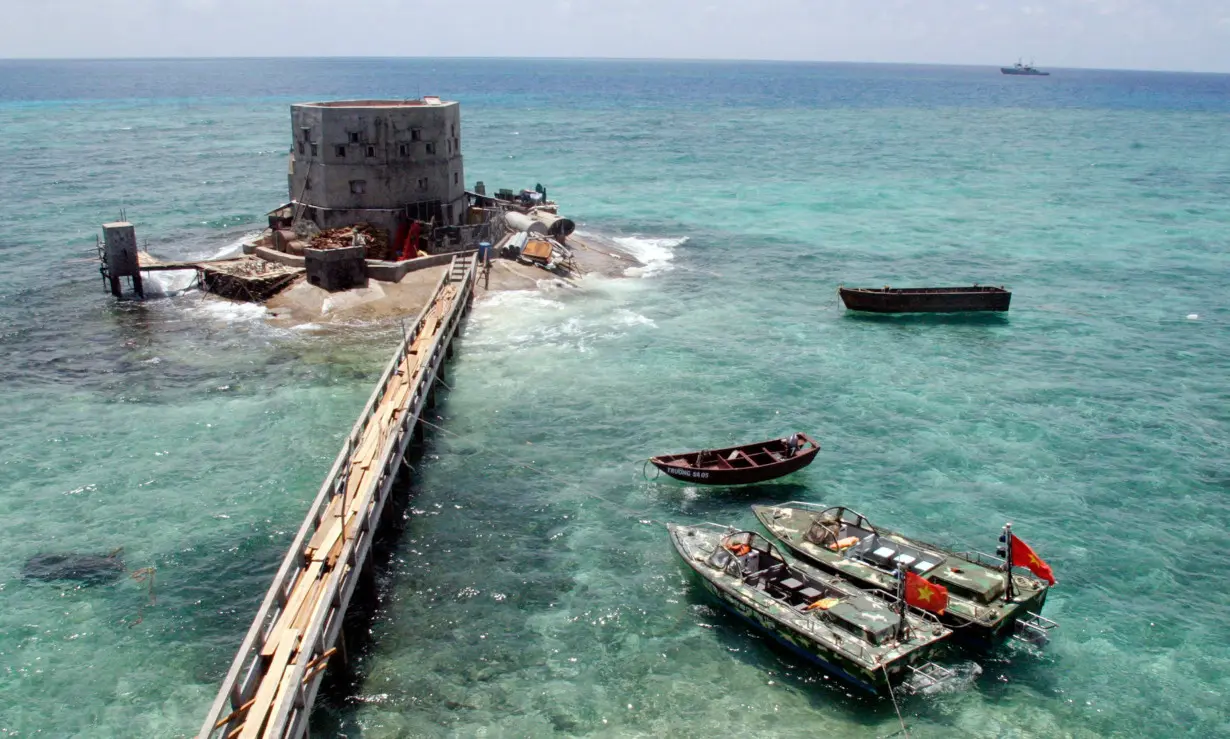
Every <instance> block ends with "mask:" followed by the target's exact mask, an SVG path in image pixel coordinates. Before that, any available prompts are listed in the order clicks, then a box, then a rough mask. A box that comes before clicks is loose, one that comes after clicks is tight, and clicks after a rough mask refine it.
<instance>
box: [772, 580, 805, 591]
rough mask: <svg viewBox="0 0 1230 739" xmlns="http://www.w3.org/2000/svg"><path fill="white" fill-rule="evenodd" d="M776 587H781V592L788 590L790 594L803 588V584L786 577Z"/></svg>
mask: <svg viewBox="0 0 1230 739" xmlns="http://www.w3.org/2000/svg"><path fill="white" fill-rule="evenodd" d="M778 585H781V586H782V589H783V590H788V591H790V592H792V593H793V592H794V591H796V590H798V589H799V588H801V587H803V583H802V582H800V581H799V580H796V579H795V578H793V577H788V578H786V579H785V580H782V581H781V582H779V583H778Z"/></svg>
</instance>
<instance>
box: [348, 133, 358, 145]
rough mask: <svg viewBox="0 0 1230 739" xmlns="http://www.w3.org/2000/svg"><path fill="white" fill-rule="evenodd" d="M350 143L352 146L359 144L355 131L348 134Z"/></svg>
mask: <svg viewBox="0 0 1230 739" xmlns="http://www.w3.org/2000/svg"><path fill="white" fill-rule="evenodd" d="M350 143H352V144H357V143H359V134H358V132H357V131H351V132H350Z"/></svg>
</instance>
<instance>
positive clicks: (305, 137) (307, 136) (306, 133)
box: [299, 126, 312, 141]
mask: <svg viewBox="0 0 1230 739" xmlns="http://www.w3.org/2000/svg"><path fill="white" fill-rule="evenodd" d="M299 132H300V133H302V134H303V140H304V141H307V140H308V139H310V138H312V129H310V128H308V127H307V126H304V127H303V128H301V129H299Z"/></svg>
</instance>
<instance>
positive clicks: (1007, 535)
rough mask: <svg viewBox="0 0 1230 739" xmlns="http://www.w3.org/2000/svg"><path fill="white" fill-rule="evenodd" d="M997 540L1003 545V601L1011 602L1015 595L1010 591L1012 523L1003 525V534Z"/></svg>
mask: <svg viewBox="0 0 1230 739" xmlns="http://www.w3.org/2000/svg"><path fill="white" fill-rule="evenodd" d="M999 540H1000V541H1002V542H1003V543H1004V548H1003V550H1002V551H1003V554H1004V574H1005V576H1006V581H1005V583H1004V585H1005V587H1004V600H1005V601H1011V600H1012V598H1013V596H1014V595H1015V593H1014V592H1013V591H1012V523H1011V522H1009V523H1006V524H1004V532H1003V534H1001V535H1000V537H999Z"/></svg>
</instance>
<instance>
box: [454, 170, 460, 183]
mask: <svg viewBox="0 0 1230 739" xmlns="http://www.w3.org/2000/svg"><path fill="white" fill-rule="evenodd" d="M453 184H454V185H459V184H461V173H459V172H454V173H453Z"/></svg>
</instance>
